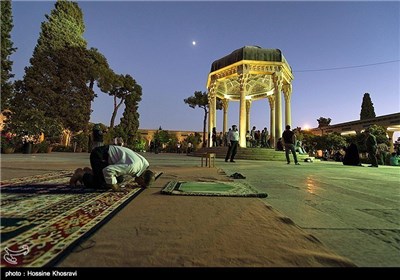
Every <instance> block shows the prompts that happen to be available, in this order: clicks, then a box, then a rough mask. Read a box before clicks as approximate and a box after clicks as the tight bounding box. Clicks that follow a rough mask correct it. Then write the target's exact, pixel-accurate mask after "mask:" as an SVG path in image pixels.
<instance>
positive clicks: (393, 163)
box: [390, 153, 400, 166]
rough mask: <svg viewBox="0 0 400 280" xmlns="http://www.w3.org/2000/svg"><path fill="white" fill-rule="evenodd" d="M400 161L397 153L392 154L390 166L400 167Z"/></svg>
mask: <svg viewBox="0 0 400 280" xmlns="http://www.w3.org/2000/svg"><path fill="white" fill-rule="evenodd" d="M399 160H400V157H399V156H398V155H397V154H396V153H392V154H391V155H390V165H391V166H399V165H400V163H399Z"/></svg>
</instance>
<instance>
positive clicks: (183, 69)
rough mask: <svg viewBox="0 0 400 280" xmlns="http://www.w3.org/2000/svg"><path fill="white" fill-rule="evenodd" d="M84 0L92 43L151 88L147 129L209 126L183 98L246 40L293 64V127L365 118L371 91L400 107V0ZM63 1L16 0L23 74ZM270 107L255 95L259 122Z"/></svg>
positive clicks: (377, 103) (234, 116) (117, 68)
mask: <svg viewBox="0 0 400 280" xmlns="http://www.w3.org/2000/svg"><path fill="white" fill-rule="evenodd" d="M77 2H78V3H79V6H80V8H81V9H82V12H83V15H84V21H85V27H86V29H85V33H84V38H85V39H86V41H87V43H88V47H95V48H97V49H98V50H99V51H100V52H101V53H102V54H103V55H104V56H105V57H106V58H107V60H108V62H109V64H110V66H111V68H112V69H113V70H114V72H115V73H117V74H124V75H125V74H129V75H131V76H133V77H134V78H135V79H136V81H137V83H139V84H140V85H141V86H142V87H143V97H142V101H141V102H140V103H139V113H140V128H143V129H158V128H159V126H161V127H162V128H163V129H166V130H190V131H202V128H203V116H204V112H203V110H202V109H200V108H196V109H192V108H190V107H189V106H188V105H186V104H185V103H184V101H183V100H184V99H185V98H187V97H189V96H192V95H193V93H194V92H195V91H207V89H206V83H207V77H208V74H209V72H210V68H211V64H212V62H213V61H214V60H217V59H219V58H221V57H223V56H225V55H227V54H230V53H231V52H232V51H234V50H236V49H239V48H241V47H243V46H247V45H256V46H260V47H262V48H268V49H280V50H281V51H282V53H283V55H284V56H285V58H286V59H287V61H288V63H289V64H290V66H291V67H292V69H293V74H294V80H293V94H292V127H297V126H299V127H302V128H305V127H306V126H308V127H317V126H318V122H317V119H318V118H319V117H325V118H331V119H332V121H331V124H338V123H342V122H348V121H354V120H359V118H360V111H361V103H362V99H363V95H364V93H366V92H368V93H370V96H371V99H372V102H373V104H374V108H375V113H376V115H377V116H381V115H386V114H392V113H397V112H399V111H400V100H399V98H400V97H399V92H400V81H399V79H400V78H399V77H400V62H399V60H400V22H399V21H400V2H398V1H393V2H381V1H376V2H375V1H374V2H372V1H371V2H345V1H343V2H341V1H339V2H337V1H335V2H321V1H320V2H314V1H308V2H299V1H294V2H270V1H255V2H239V1H236V2H226V1H220V2H214V1H194V2H193V1H175V2H168V1H162V2H153V1H150V2H149V1H147V2H138V1H120V2H112V1H97V2H94V1H77ZM54 3H55V1H48V2H43V1H30V2H26V1H15V0H14V1H13V2H12V8H13V23H14V28H13V30H12V34H11V36H12V38H11V39H12V40H13V42H14V47H16V48H18V49H17V51H16V52H15V53H14V54H13V55H12V56H11V60H13V61H14V64H13V73H14V74H15V78H16V79H21V78H22V77H23V75H24V67H26V66H28V65H29V59H30V58H31V56H32V53H33V50H34V47H35V45H36V44H37V40H38V37H39V33H40V25H41V22H43V21H45V20H46V18H45V14H50V11H51V10H52V9H53V8H54ZM193 41H195V42H196V44H195V45H193V44H192V42H193ZM97 94H98V97H97V98H96V99H95V100H94V102H93V104H92V109H93V113H92V116H91V122H96V123H98V122H101V123H104V124H106V125H109V123H110V118H111V113H112V110H113V99H112V98H111V97H109V96H108V95H107V94H104V93H101V92H100V91H97ZM282 100H283V99H282ZM238 108H239V103H238V102H231V103H230V105H229V114H228V125H229V126H231V125H232V124H238V123H239V113H238ZM123 109H124V108H120V110H119V114H118V116H117V119H116V121H117V123H119V119H120V117H121V116H122V112H123ZM269 114H270V111H269V105H268V101H267V100H266V99H265V100H259V101H255V102H253V103H252V110H251V126H256V127H257V129H260V130H261V129H262V128H263V127H268V129H269ZM283 120H284V118H283ZM217 130H218V131H220V130H222V111H218V115H217ZM396 134H398V133H396Z"/></svg>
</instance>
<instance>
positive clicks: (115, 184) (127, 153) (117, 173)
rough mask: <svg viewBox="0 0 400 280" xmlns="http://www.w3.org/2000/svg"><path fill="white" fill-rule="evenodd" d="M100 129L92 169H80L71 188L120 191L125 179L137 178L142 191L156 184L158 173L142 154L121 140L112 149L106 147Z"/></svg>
mask: <svg viewBox="0 0 400 280" xmlns="http://www.w3.org/2000/svg"><path fill="white" fill-rule="evenodd" d="M100 131H101V130H100V129H99V126H95V128H94V129H93V149H92V151H91V153H90V166H91V168H90V167H84V168H78V169H76V170H75V172H74V174H73V176H72V177H71V179H70V182H69V184H70V186H77V185H84V186H85V187H87V188H94V189H111V190H113V191H120V190H121V184H122V183H123V181H124V179H125V177H126V176H130V177H134V178H135V182H136V183H137V184H138V185H139V186H140V187H142V188H146V187H148V186H150V185H151V184H152V183H153V182H154V181H155V173H154V172H153V171H151V170H150V169H149V165H150V164H149V162H148V161H147V160H146V159H145V158H144V157H143V156H142V155H140V154H138V153H136V152H134V151H133V150H131V149H129V148H127V147H124V146H123V141H122V138H120V137H117V138H115V139H114V143H113V145H104V143H103V138H102V136H103V135H102V132H100Z"/></svg>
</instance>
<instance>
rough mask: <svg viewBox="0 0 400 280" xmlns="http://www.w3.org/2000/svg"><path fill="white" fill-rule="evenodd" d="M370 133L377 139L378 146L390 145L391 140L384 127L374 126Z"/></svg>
mask: <svg viewBox="0 0 400 280" xmlns="http://www.w3.org/2000/svg"><path fill="white" fill-rule="evenodd" d="M369 131H370V133H371V134H373V135H374V136H375V137H376V142H377V143H378V144H382V143H383V144H386V145H389V139H388V137H387V135H386V129H385V128H384V127H383V126H379V125H376V124H373V125H371V126H370V127H369Z"/></svg>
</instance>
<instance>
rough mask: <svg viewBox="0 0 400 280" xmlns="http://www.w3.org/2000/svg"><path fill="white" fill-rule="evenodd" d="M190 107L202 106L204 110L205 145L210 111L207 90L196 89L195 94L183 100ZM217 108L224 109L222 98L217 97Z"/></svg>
mask: <svg viewBox="0 0 400 280" xmlns="http://www.w3.org/2000/svg"><path fill="white" fill-rule="evenodd" d="M183 101H184V102H185V103H186V104H188V105H189V107H190V108H193V109H194V108H196V107H199V108H202V109H203V110H204V118H203V146H205V144H206V127H207V116H208V112H209V103H208V94H207V93H206V92H201V91H195V92H194V94H193V96H190V97H188V98H186V99H184V100H183ZM216 108H217V110H221V109H222V100H221V99H219V98H217V104H216Z"/></svg>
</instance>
